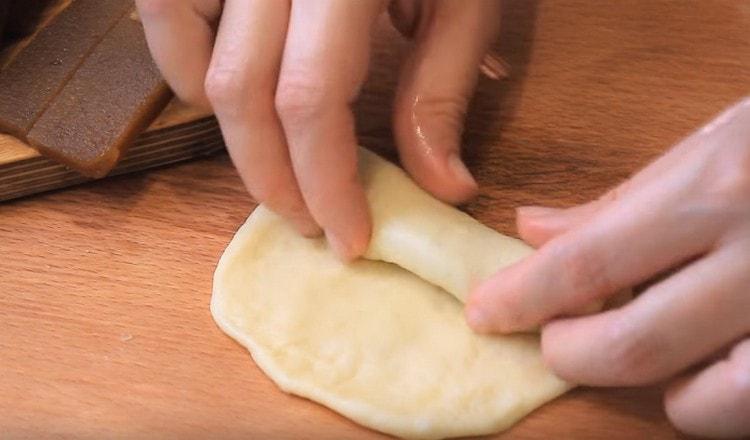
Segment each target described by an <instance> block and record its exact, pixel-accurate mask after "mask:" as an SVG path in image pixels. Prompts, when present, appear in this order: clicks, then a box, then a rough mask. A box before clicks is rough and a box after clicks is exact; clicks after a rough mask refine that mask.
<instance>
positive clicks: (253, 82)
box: [203, 66, 273, 111]
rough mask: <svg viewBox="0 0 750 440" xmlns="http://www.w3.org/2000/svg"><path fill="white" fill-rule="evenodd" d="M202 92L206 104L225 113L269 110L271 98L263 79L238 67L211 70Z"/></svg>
mask: <svg viewBox="0 0 750 440" xmlns="http://www.w3.org/2000/svg"><path fill="white" fill-rule="evenodd" d="M203 89H204V91H205V95H206V96H207V97H208V101H210V102H211V104H212V105H214V106H215V107H221V108H223V109H224V110H225V111H242V110H243V109H247V108H249V107H256V108H257V107H260V106H262V107H264V108H265V107H266V106H268V107H270V105H271V102H272V96H273V95H272V92H271V90H273V87H272V86H271V85H270V84H268V77H267V76H266V75H263V73H262V72H254V71H252V70H245V69H242V68H239V67H237V68H232V67H225V66H211V67H210V68H209V69H208V72H207V73H206V79H205V81H204V83H203Z"/></svg>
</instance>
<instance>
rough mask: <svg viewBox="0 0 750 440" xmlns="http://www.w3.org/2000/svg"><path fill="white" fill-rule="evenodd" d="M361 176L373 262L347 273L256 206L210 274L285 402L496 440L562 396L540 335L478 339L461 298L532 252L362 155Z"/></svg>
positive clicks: (380, 426)
mask: <svg viewBox="0 0 750 440" xmlns="http://www.w3.org/2000/svg"><path fill="white" fill-rule="evenodd" d="M360 172H361V176H362V180H363V182H364V185H365V187H366V189H367V196H368V199H369V201H370V205H371V211H372V215H373V220H374V231H373V237H372V242H371V245H370V248H369V249H368V251H367V253H366V257H367V258H369V259H370V260H364V259H363V260H359V261H356V262H354V263H351V264H348V265H347V264H343V263H341V262H339V261H338V260H337V259H336V258H335V257H334V256H333V254H332V253H331V252H330V250H329V249H328V247H327V245H326V243H325V241H324V240H323V239H306V238H303V237H301V236H300V235H298V234H297V233H296V232H295V231H294V230H293V229H292V228H291V227H290V226H289V225H287V223H286V222H284V221H283V220H282V219H281V218H279V217H277V216H276V215H275V214H273V213H272V212H270V211H268V210H267V209H266V208H265V207H263V206H260V207H258V208H257V209H256V210H255V212H253V214H252V215H251V216H250V218H249V219H248V221H247V222H246V223H245V224H244V225H243V226H242V227H241V228H240V230H239V231H238V232H237V234H236V235H235V237H234V238H233V239H232V242H231V243H230V244H229V246H228V247H227V249H226V251H225V252H224V255H223V256H222V257H221V260H220V261H219V264H218V266H217V268H216V273H215V275H214V290H213V297H212V299H211V311H212V313H213V316H214V319H215V320H216V322H217V323H218V325H219V326H220V327H221V328H222V329H223V330H224V331H225V332H226V333H227V334H229V335H230V336H231V337H233V338H234V339H236V340H237V341H238V342H240V343H241V344H242V345H244V346H245V347H247V348H248V350H250V352H251V354H252V356H253V359H254V360H255V361H256V362H257V364H258V365H259V366H260V368H261V369H263V371H264V372H265V373H266V374H267V375H268V376H269V377H270V378H271V379H273V380H274V382H276V384H278V385H279V387H281V388H282V389H283V390H284V391H287V392H290V393H294V394H297V395H300V396H304V397H307V398H310V399H312V400H315V401H317V402H320V403H322V404H324V405H326V406H328V407H330V408H332V409H333V410H335V411H338V412H339V413H341V414H343V415H345V416H347V417H349V418H351V419H352V420H355V421H357V422H359V423H361V424H362V425H365V426H368V427H370V428H373V429H376V430H379V431H382V432H386V433H389V434H393V435H397V436H400V437H406V438H424V439H432V438H444V437H456V436H468V435H480V434H488V433H492V432H496V431H500V430H503V429H506V428H508V427H509V426H510V425H512V424H513V423H514V422H516V421H517V420H519V419H520V418H521V417H523V416H524V415H526V414H528V413H529V412H531V411H532V410H533V409H535V408H537V407H538V406H540V405H542V404H543V403H545V402H547V401H549V400H551V399H553V398H554V397H556V396H558V395H560V394H562V393H563V392H565V391H566V390H567V389H569V388H570V385H569V384H566V383H565V382H563V381H562V380H560V379H558V378H557V377H555V376H554V375H553V374H552V373H551V372H549V371H548V370H547V369H546V368H545V367H544V365H543V363H542V360H541V354H540V349H539V338H538V336H535V335H511V336H493V337H487V336H480V335H476V334H474V333H472V331H471V330H470V329H469V328H468V327H467V325H466V324H465V321H464V319H463V313H462V308H463V307H462V304H461V303H460V302H459V301H457V300H456V298H458V299H459V300H464V299H465V298H466V295H467V293H468V291H469V289H470V287H471V286H472V284H474V283H475V282H476V281H478V280H480V279H482V278H484V277H486V276H487V275H489V274H491V273H492V272H494V271H495V270H497V269H498V268H500V267H502V266H505V265H507V264H510V263H512V262H514V261H516V260H517V259H519V258H521V257H523V256H524V255H526V254H527V253H528V252H530V251H529V248H528V247H527V246H526V245H524V244H523V243H522V242H520V241H519V240H515V239H513V238H509V237H505V236H502V235H500V234H498V233H497V232H495V231H493V230H491V229H489V228H487V227H485V226H483V225H482V224H480V223H479V222H477V221H476V220H474V219H472V218H471V217H469V216H468V215H466V214H464V213H462V212H460V211H458V210H456V209H455V208H452V207H450V206H447V205H445V204H443V203H441V202H439V201H437V200H435V199H433V198H432V197H431V196H429V195H428V194H426V193H425V192H424V191H422V190H421V189H420V188H419V187H417V186H416V185H415V184H414V183H413V182H412V181H411V180H410V179H409V178H408V177H407V176H406V174H405V173H404V172H403V171H401V170H400V169H399V168H397V167H396V166H394V165H392V164H390V163H388V162H386V161H385V160H383V159H381V158H379V157H378V156H376V155H374V154H373V153H370V152H367V151H364V150H363V151H362V152H361V163H360ZM374 260H380V261H374ZM447 292H450V293H451V294H452V295H453V296H451V295H449V294H448V293H447Z"/></svg>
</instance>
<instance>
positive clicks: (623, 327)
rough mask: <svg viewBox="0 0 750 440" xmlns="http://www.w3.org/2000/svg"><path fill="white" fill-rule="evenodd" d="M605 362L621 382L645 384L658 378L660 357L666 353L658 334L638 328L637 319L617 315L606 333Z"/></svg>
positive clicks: (623, 383)
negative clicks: (627, 319)
mask: <svg viewBox="0 0 750 440" xmlns="http://www.w3.org/2000/svg"><path fill="white" fill-rule="evenodd" d="M602 347H603V349H604V350H605V356H604V357H605V359H604V364H603V365H608V366H609V367H610V368H611V374H612V378H613V379H614V381H615V382H617V383H619V384H621V385H642V384H645V383H648V382H651V381H653V380H655V379H657V378H658V371H659V360H660V359H662V355H663V354H664V353H663V352H662V350H661V348H660V346H659V343H658V339H657V338H656V337H655V336H654V335H649V334H646V332H644V331H640V330H638V329H637V328H636V325H635V323H631V322H625V321H624V320H623V319H622V318H618V319H613V320H612V321H611V322H610V324H609V325H608V326H607V327H606V328H605V331H604V335H603V337H602Z"/></svg>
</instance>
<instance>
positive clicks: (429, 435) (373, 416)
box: [210, 206, 574, 439]
mask: <svg viewBox="0 0 750 440" xmlns="http://www.w3.org/2000/svg"><path fill="white" fill-rule="evenodd" d="M258 210H261V211H263V210H266V208H265V207H262V206H259V207H257V208H256V210H254V211H253V212H252V214H251V215H250V216H249V217H248V219H247V220H246V222H245V223H244V224H243V225H242V226H241V227H240V228H239V230H238V231H237V233H236V234H235V235H234V237H233V238H232V240H231V242H230V244H229V245H228V246H227V248H226V249H225V251H224V253H223V254H222V256H221V258H220V259H219V263H218V264H217V267H216V271H215V273H214V279H213V292H212V296H211V303H210V309H211V314H212V316H213V318H214V321H215V322H216V323H217V325H218V326H219V327H220V328H221V330H222V331H224V332H225V333H226V334H227V335H229V336H230V337H232V338H233V339H234V340H235V341H237V342H238V343H239V344H240V345H242V346H243V347H245V348H246V349H247V350H248V351H249V352H250V355H251V357H252V359H253V361H255V363H256V364H257V365H258V367H259V368H260V369H261V370H262V371H263V373H264V374H265V375H266V376H268V377H269V378H270V379H271V380H272V381H273V382H274V383H275V384H276V385H277V386H278V387H279V388H280V389H281V390H283V391H284V392H286V393H290V394H294V395H296V396H300V397H303V398H306V399H309V400H312V401H314V402H316V403H319V404H322V405H323V406H325V407H327V408H329V409H331V410H333V411H335V412H336V413H339V414H341V415H343V416H344V417H346V418H349V419H351V420H352V421H354V422H356V423H358V424H360V425H362V426H364V427H367V428H369V429H372V430H374V431H377V432H381V433H385V434H390V435H395V436H398V437H402V438H409V439H439V438H453V437H466V436H481V435H489V434H495V433H498V432H501V431H505V430H507V429H508V428H510V427H511V426H513V425H514V424H516V423H517V422H518V421H520V420H521V419H522V418H524V417H526V416H527V415H528V414H529V413H531V412H532V411H534V410H536V409H537V408H539V407H541V406H542V405H544V404H545V403H547V402H549V401H552V400H554V399H555V398H557V397H559V396H560V395H562V394H564V393H565V392H567V391H569V390H570V389H572V388H573V387H574V385H572V384H568V383H564V382H562V381H560V386H559V388H558V389H555V390H550V392H549V393H548V394H547V395H545V396H544V397H543V398H539V399H538V401H527V402H526V405H524V406H519V407H516V408H515V411H513V412H509V413H506V414H504V416H503V417H497V418H494V419H489V420H488V421H487V423H486V424H484V425H483V426H479V425H477V426H475V427H473V429H467V428H466V426H464V425H461V426H458V427H455V428H454V429H452V430H442V431H441V432H440V433H436V432H434V431H431V430H424V429H423V430H420V429H418V428H417V427H416V426H415V424H414V423H413V421H412V420H411V419H410V418H409V417H394V416H393V414H384V413H383V412H382V411H381V409H380V408H378V407H375V406H372V405H369V404H367V403H364V402H361V401H358V400H355V399H344V398H340V397H338V396H337V395H336V394H335V393H332V392H330V391H327V390H326V389H325V388H324V387H321V386H318V385H316V384H314V383H308V382H306V381H303V380H298V379H295V378H294V377H291V376H290V375H289V374H288V373H287V372H286V371H285V370H284V368H283V366H279V365H278V364H277V363H276V362H275V361H274V358H273V354H272V352H269V351H267V349H266V348H264V347H263V346H262V345H261V344H259V343H256V342H255V341H253V338H252V337H251V336H250V335H246V334H244V333H243V332H242V331H241V330H240V329H237V328H235V327H234V325H233V324H232V322H231V320H230V319H229V318H228V316H229V313H226V312H225V311H224V307H223V301H224V299H225V298H224V295H225V292H226V290H225V289H223V279H224V278H225V274H226V272H227V271H228V270H229V267H230V261H231V260H232V258H233V257H234V256H235V255H236V254H238V253H240V251H241V249H242V248H243V246H244V245H246V243H247V242H248V241H250V240H251V237H252V235H253V232H254V230H253V229H254V226H255V222H256V221H262V220H263V219H262V218H261V219H260V220H258V219H259V217H262V216H264V215H265V214H267V213H263V212H258Z"/></svg>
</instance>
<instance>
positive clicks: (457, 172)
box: [448, 152, 477, 188]
mask: <svg viewBox="0 0 750 440" xmlns="http://www.w3.org/2000/svg"><path fill="white" fill-rule="evenodd" d="M448 167H449V168H450V170H451V173H452V174H453V176H454V177H455V178H456V179H457V180H460V181H461V182H462V183H463V184H464V185H467V186H472V187H475V188H476V187H477V181H476V180H474V176H472V175H471V172H470V171H469V169H468V168H466V164H464V161H462V160H461V157H460V156H459V155H458V153H456V152H452V153H450V155H449V156H448Z"/></svg>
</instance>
